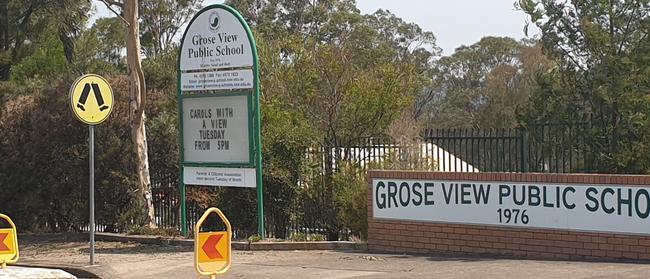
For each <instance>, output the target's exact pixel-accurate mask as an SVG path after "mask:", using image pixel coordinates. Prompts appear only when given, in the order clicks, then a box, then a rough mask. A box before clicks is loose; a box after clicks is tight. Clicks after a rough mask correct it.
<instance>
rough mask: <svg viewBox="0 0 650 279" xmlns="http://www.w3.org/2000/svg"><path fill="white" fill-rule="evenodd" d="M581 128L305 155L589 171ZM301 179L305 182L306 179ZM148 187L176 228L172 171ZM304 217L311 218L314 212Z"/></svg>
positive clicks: (293, 227) (429, 135) (456, 134)
mask: <svg viewBox="0 0 650 279" xmlns="http://www.w3.org/2000/svg"><path fill="white" fill-rule="evenodd" d="M586 128H587V125H582V124H579V125H544V126H536V127H530V128H526V129H523V128H519V129H481V130H477V129H428V130H426V131H425V132H424V134H423V135H422V139H421V140H420V141H416V142H411V143H397V142H395V141H393V140H391V139H389V138H364V139H360V140H358V141H356V142H355V143H353V144H350V145H348V146H340V147H332V148H324V147H317V148H312V149H309V150H307V151H306V156H307V158H309V159H310V160H311V161H312V162H318V163H317V164H316V168H317V169H316V170H314V172H315V173H320V174H322V173H324V172H325V170H326V169H327V168H328V165H327V164H330V163H331V164H332V165H331V166H330V167H331V170H332V171H336V170H337V168H338V167H339V164H340V162H342V161H348V162H351V163H353V164H357V165H359V166H361V167H362V168H366V169H367V168H370V167H376V166H382V164H385V163H387V162H388V161H393V162H394V161H398V162H400V163H401V165H399V166H398V167H401V168H404V169H427V170H433V171H445V172H451V171H453V172H513V173H514V172H547V173H548V172H550V173H571V172H589V171H590V164H589V155H588V154H589V152H588V147H587V146H588V145H587V144H586V140H587V138H586V136H585V129H586ZM325 157H329V158H331V160H326V159H325ZM373 164H375V165H373ZM384 167H385V166H384ZM318 168H320V170H318ZM314 172H312V173H314ZM304 180H305V181H310V179H308V178H306V179H304ZM152 185H153V197H154V207H155V210H156V223H157V224H158V226H160V227H163V228H179V224H180V223H179V220H180V217H179V216H180V215H179V212H180V211H179V210H180V195H179V191H178V172H177V171H176V172H167V173H165V172H155V170H154V172H152ZM204 210H205V209H204V208H202V207H200V206H198V205H197V204H195V203H193V202H191V201H188V203H187V217H188V218H187V219H188V227H190V228H192V227H193V225H194V224H195V223H196V221H197V220H198V219H199V218H200V215H201V214H202V212H203V211H204ZM310 218H311V219H314V220H317V219H318V216H315V217H314V216H312V217H310ZM269 221H271V220H269ZM303 221H304V220H303ZM271 223H272V222H271ZM318 224H319V222H312V223H309V222H307V221H304V222H299V221H296V220H290V221H286V220H285V221H284V222H282V223H278V224H270V223H269V224H268V227H269V228H273V227H274V226H286V227H287V229H286V230H267V231H284V232H285V235H278V236H274V237H285V238H286V237H289V235H290V234H292V233H295V232H302V233H305V234H307V233H318V232H322V231H323V229H322V228H320V227H319V225H318ZM270 236H273V235H270Z"/></svg>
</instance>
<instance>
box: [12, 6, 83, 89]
mask: <svg viewBox="0 0 650 279" xmlns="http://www.w3.org/2000/svg"><path fill="white" fill-rule="evenodd" d="M7 2H8V3H7ZM90 8H91V4H90V1H87V0H84V1H78V0H59V1H41V0H25V1H2V2H0V15H4V16H3V17H2V18H0V38H1V39H3V40H2V42H3V43H0V81H7V80H9V78H10V75H11V73H12V67H13V66H14V65H15V64H18V63H20V62H21V61H22V60H23V59H24V58H25V57H29V56H30V55H32V54H33V53H34V51H36V50H37V49H38V47H35V45H33V44H31V42H39V41H41V38H42V37H44V36H45V37H50V36H53V37H57V38H58V40H59V44H60V46H62V48H63V53H64V57H65V59H66V60H67V61H68V62H72V61H74V59H75V57H74V40H75V38H76V37H77V36H78V35H79V33H80V32H81V30H82V27H83V25H84V24H85V23H86V20H87V18H88V17H87V15H88V14H89V10H90ZM52 49H55V48H54V47H52ZM33 63H36V62H33Z"/></svg>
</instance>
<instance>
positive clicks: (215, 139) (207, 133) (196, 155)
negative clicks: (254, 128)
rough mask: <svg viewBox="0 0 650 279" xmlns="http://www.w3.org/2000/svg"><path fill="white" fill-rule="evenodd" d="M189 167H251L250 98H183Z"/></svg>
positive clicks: (185, 143)
mask: <svg viewBox="0 0 650 279" xmlns="http://www.w3.org/2000/svg"><path fill="white" fill-rule="evenodd" d="M182 102H183V104H182V106H183V152H184V153H183V154H184V161H185V163H214V162H218V163H249V160H250V157H249V144H250V142H249V131H248V127H249V125H248V97H247V96H244V95H242V96H215V97H201V98H183V100H182Z"/></svg>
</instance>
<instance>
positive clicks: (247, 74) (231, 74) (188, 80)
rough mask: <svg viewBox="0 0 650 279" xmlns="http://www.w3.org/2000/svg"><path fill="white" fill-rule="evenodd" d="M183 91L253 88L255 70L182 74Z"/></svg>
mask: <svg viewBox="0 0 650 279" xmlns="http://www.w3.org/2000/svg"><path fill="white" fill-rule="evenodd" d="M181 86H182V88H181V90H182V91H186V92H188V91H206V90H233V89H251V88H253V70H251V69H249V70H235V71H219V72H199V73H195V72H192V73H182V74H181Z"/></svg>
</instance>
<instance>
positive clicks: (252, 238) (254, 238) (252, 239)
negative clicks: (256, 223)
mask: <svg viewBox="0 0 650 279" xmlns="http://www.w3.org/2000/svg"><path fill="white" fill-rule="evenodd" d="M260 240H262V238H261V237H260V235H259V234H254V235H251V236H249V237H248V242H250V243H255V242H260Z"/></svg>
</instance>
